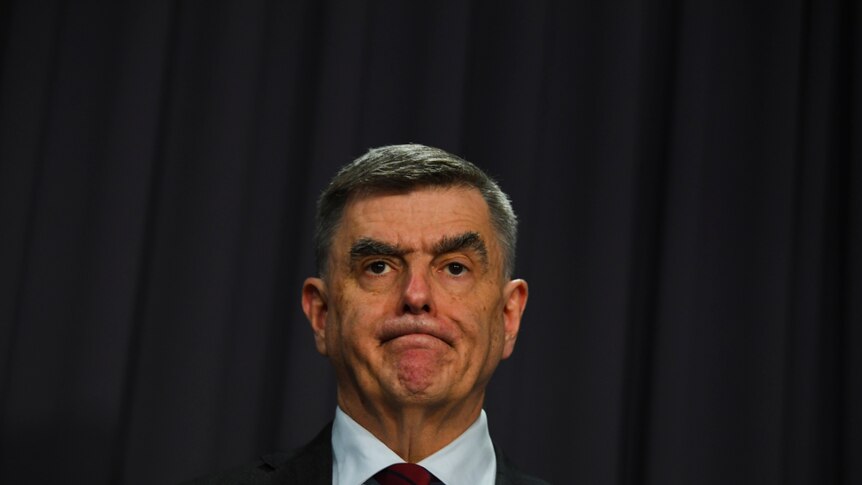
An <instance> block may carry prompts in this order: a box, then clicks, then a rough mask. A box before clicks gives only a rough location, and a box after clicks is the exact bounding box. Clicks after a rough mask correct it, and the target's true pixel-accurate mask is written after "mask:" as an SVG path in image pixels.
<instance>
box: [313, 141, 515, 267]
mask: <svg viewBox="0 0 862 485" xmlns="http://www.w3.org/2000/svg"><path fill="white" fill-rule="evenodd" d="M421 187H472V188H475V189H477V190H478V191H479V193H481V194H482V198H483V199H485V202H486V203H487V204H488V210H489V212H490V217H491V224H492V225H493V227H494V229H495V231H496V232H497V239H498V241H499V243H500V247H501V248H502V250H503V274H504V275H505V276H506V277H507V278H510V277H511V276H512V273H513V271H514V269H515V244H516V239H517V233H518V219H517V217H516V216H515V212H514V211H513V210H512V203H511V202H510V201H509V197H508V196H507V195H506V194H505V193H503V191H502V190H500V186H499V185H497V182H495V181H494V180H493V179H492V178H491V177H489V176H488V175H487V174H486V173H485V172H483V171H482V170H481V169H480V168H479V167H477V166H475V165H473V164H472V163H470V162H468V161H466V160H464V159H462V158H460V157H458V156H455V155H452V154H451V153H448V152H446V151H444V150H441V149H439V148H433V147H428V146H424V145H418V144H407V145H390V146H384V147H380V148H372V149H371V150H369V151H368V153H366V154H365V155H363V156H361V157H359V158H357V159H356V160H354V161H353V162H351V163H349V164H347V165H345V166H344V167H343V168H342V169H341V170H339V171H338V173H337V174H336V175H335V177H334V178H333V179H332V181H331V182H330V183H329V186H327V187H326V189H324V191H323V193H322V194H321V195H320V199H318V201H317V226H316V228H315V232H314V253H315V258H316V262H317V271H318V273H319V274H320V275H321V276H323V275H324V273H326V269H327V264H328V261H329V250H330V247H331V245H332V238H333V237H334V235H335V231H336V230H337V228H338V224H339V223H340V222H341V216H342V213H343V212H344V207H345V206H346V205H347V203H348V202H349V200H350V198H351V197H353V196H356V195H366V194H371V193H375V192H386V191H408V190H411V189H415V188H421Z"/></svg>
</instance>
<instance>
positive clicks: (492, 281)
mask: <svg viewBox="0 0 862 485" xmlns="http://www.w3.org/2000/svg"><path fill="white" fill-rule="evenodd" d="M502 261H503V257H502V253H501V249H500V246H499V244H498V242H497V237H496V233H495V232H494V229H493V227H492V225H491V221H490V218H489V213H488V206H487V204H486V203H485V201H484V199H483V198H482V196H481V195H480V193H479V192H478V191H477V190H475V189H470V188H461V187H449V188H436V187H432V188H420V189H416V190H413V191H410V192H407V193H397V194H388V193H384V194H373V195H367V196H362V197H358V198H355V199H353V200H351V201H350V202H349V203H348V204H347V206H346V207H345V210H344V213H343V215H342V219H341V223H340V225H339V227H338V229H337V231H336V233H335V235H334V237H333V241H332V244H331V249H330V254H329V264H328V270H327V273H326V277H325V280H320V279H317V278H309V279H308V280H306V283H305V286H304V288H303V309H304V310H305V312H306V315H307V316H308V317H309V320H310V321H311V324H312V328H313V330H314V334H315V343H316V345H317V349H318V351H320V352H321V353H322V354H324V355H326V356H328V357H329V359H330V360H331V361H332V363H333V365H334V367H335V371H336V377H337V380H338V391H339V404H341V405H342V407H347V408H350V407H354V406H360V405H363V404H366V403H373V404H376V405H383V406H388V407H394V408H403V407H409V406H424V407H427V406H435V405H441V406H445V405H446V404H451V403H468V404H473V405H475V406H477V407H480V406H481V403H482V400H483V398H484V389H485V385H486V384H487V382H488V380H489V379H490V377H491V374H492V373H493V371H494V369H495V368H496V367H497V364H498V363H499V361H500V360H501V359H505V358H507V357H508V356H509V355H510V354H511V353H512V350H513V348H514V344H515V338H516V336H517V333H518V327H519V325H520V318H521V314H522V312H523V309H524V305H525V304H526V299H527V286H526V283H525V282H524V281H522V280H513V281H506V279H505V277H504V275H503V273H502ZM477 412H478V409H477Z"/></svg>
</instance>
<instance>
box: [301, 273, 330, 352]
mask: <svg viewBox="0 0 862 485" xmlns="http://www.w3.org/2000/svg"><path fill="white" fill-rule="evenodd" d="M328 308H329V307H328V305H327V302H326V283H325V282H324V281H323V280H322V279H320V278H306V280H305V282H304V283H303V284H302V311H303V312H305V316H306V318H308V322H309V323H310V324H311V330H312V331H313V332H314V344H315V346H316V347H317V351H318V352H320V353H321V354H323V355H326V313H327V310H328Z"/></svg>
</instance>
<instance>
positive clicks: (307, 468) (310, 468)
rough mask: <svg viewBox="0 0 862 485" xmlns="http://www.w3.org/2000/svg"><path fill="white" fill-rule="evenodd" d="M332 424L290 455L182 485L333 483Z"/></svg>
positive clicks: (267, 457) (263, 459)
mask: <svg viewBox="0 0 862 485" xmlns="http://www.w3.org/2000/svg"><path fill="white" fill-rule="evenodd" d="M331 435H332V425H331V424H330V425H328V426H326V427H325V428H324V429H323V430H322V431H321V432H320V434H318V435H317V437H316V438H314V440H312V441H311V442H310V443H308V444H307V445H305V446H304V447H302V448H299V449H297V450H295V451H293V452H290V453H281V452H278V453H271V454H268V455H264V456H262V457H261V458H260V459H259V460H258V461H256V462H254V463H251V464H249V465H244V466H241V467H239V468H235V469H232V470H228V471H225V472H220V473H216V474H213V475H208V476H204V477H201V478H198V479H195V480H192V481H189V482H184V483H183V484H182V485H276V484H286V483H308V484H312V483H321V484H324V483H326V484H328V483H331V481H332V447H331V445H330V436H331Z"/></svg>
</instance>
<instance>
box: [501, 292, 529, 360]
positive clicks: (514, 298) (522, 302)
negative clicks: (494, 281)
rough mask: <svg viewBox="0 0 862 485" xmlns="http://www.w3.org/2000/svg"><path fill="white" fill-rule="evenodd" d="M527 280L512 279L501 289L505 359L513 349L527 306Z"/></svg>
mask: <svg viewBox="0 0 862 485" xmlns="http://www.w3.org/2000/svg"><path fill="white" fill-rule="evenodd" d="M527 294H528V290H527V282H526V281H524V280H512V281H510V282H508V283H506V286H505V288H504V289H503V298H504V301H505V306H504V307H503V324H504V331H505V341H504V342H503V358H504V359H507V358H509V356H510V355H512V351H514V350H515V340H517V339H518V330H519V329H520V328H521V316H522V315H523V314H524V308H526V306H527Z"/></svg>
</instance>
